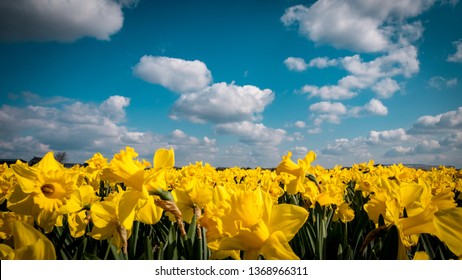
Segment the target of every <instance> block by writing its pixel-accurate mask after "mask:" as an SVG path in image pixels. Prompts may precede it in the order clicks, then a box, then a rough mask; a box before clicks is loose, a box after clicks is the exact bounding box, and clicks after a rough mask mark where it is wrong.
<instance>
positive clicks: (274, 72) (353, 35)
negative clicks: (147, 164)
mask: <svg viewBox="0 0 462 280" xmlns="http://www.w3.org/2000/svg"><path fill="white" fill-rule="evenodd" d="M461 15H462V4H461V3H459V1H457V0H452V1H447V0H446V1H433V0H422V1H413V0H408V1H373V0H356V1H340V0H319V1H295V0H281V1H228V0H224V1H186V0H181V1H180V0H171V1H160V0H152V1H151V0H139V1H136V0H119V1H112V0H67V1H51V0H17V1H1V2H0V96H1V104H0V158H23V159H25V160H28V159H30V158H32V157H33V156H43V155H44V154H45V153H46V152H47V151H50V150H53V151H56V152H59V151H65V152H66V153H67V155H68V161H69V162H83V161H85V160H87V159H89V158H90V157H91V156H92V155H93V154H94V153H96V152H101V153H102V154H103V155H105V156H106V157H108V158H112V156H113V155H114V154H115V153H117V152H118V151H120V150H121V149H124V147H126V146H132V147H134V148H135V150H136V151H137V152H138V153H139V155H140V158H145V159H147V160H152V155H153V153H154V151H155V150H156V149H157V148H160V147H173V148H174V149H175V156H176V164H177V165H178V166H184V165H188V164H189V163H195V162H196V161H203V162H208V163H210V164H212V165H213V166H242V167H245V166H248V167H255V166H262V167H274V166H276V165H277V164H278V162H279V161H280V160H281V158H282V156H283V155H285V154H287V152H288V151H291V152H292V153H293V159H294V160H296V159H297V158H301V157H303V156H304V155H305V154H306V153H307V152H308V151H310V150H313V151H315V152H316V154H317V159H316V161H315V163H314V164H320V165H322V166H324V167H333V166H335V165H342V166H351V165H352V164H354V163H362V162H367V161H369V160H371V159H372V160H374V161H375V162H376V163H383V164H390V163H400V162H402V163H422V164H434V165H440V164H444V165H454V166H456V167H459V168H461V167H462V129H461V128H462V85H461V83H462V28H461V27H462V26H461V23H460V19H458V18H460V16H461Z"/></svg>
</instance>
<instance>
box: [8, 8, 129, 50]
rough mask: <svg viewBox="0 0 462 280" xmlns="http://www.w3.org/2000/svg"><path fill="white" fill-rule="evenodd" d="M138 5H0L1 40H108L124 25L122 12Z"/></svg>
mask: <svg viewBox="0 0 462 280" xmlns="http://www.w3.org/2000/svg"><path fill="white" fill-rule="evenodd" d="M136 2H137V1H132V0H126V1H112V0H67V1H53V0H15V1H0V40H1V41H7V42H16V41H59V42H73V41H75V40H78V39H80V38H82V37H94V38H96V39H99V40H109V39H110V36H111V35H113V34H115V33H116V32H118V31H119V30H120V29H121V28H122V25H123V20H124V16H123V12H122V8H124V7H128V6H133V5H134V4H135V3H136Z"/></svg>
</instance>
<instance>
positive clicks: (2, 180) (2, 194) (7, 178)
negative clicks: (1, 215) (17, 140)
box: [0, 161, 19, 204]
mask: <svg viewBox="0 0 462 280" xmlns="http://www.w3.org/2000/svg"><path fill="white" fill-rule="evenodd" d="M18 162H19V161H18ZM14 183H15V182H14V174H13V171H12V170H11V168H9V167H8V165H7V164H6V163H4V164H2V165H0V204H2V203H3V202H4V201H5V200H7V199H8V198H9V197H10V195H11V193H12V191H13V186H14Z"/></svg>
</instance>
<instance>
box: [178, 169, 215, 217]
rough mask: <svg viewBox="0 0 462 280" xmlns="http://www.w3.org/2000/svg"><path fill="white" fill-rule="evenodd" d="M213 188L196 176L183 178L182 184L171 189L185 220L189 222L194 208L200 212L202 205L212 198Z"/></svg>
mask: <svg viewBox="0 0 462 280" xmlns="http://www.w3.org/2000/svg"><path fill="white" fill-rule="evenodd" d="M212 192H213V189H212V188H211V187H209V186H207V185H205V184H204V183H202V182H200V181H199V180H198V179H197V178H195V177H192V178H184V179H183V180H182V184H181V185H180V186H178V187H176V188H175V189H174V190H173V191H172V195H173V198H174V199H175V202H176V204H177V206H178V208H179V209H180V211H181V213H182V214H183V219H184V221H185V222H187V223H190V222H191V219H192V217H193V215H194V214H195V208H196V207H198V209H200V211H201V212H202V209H203V208H204V206H205V205H206V204H207V203H209V202H210V201H211V200H212Z"/></svg>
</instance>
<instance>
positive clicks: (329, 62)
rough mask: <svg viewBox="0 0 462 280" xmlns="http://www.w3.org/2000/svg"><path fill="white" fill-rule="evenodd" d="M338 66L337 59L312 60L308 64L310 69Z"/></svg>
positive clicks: (321, 58)
mask: <svg viewBox="0 0 462 280" xmlns="http://www.w3.org/2000/svg"><path fill="white" fill-rule="evenodd" d="M336 65H338V61H337V60H336V59H329V58H328V57H316V58H313V59H312V60H310V62H309V63H308V66H309V67H316V68H327V67H329V66H336Z"/></svg>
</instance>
